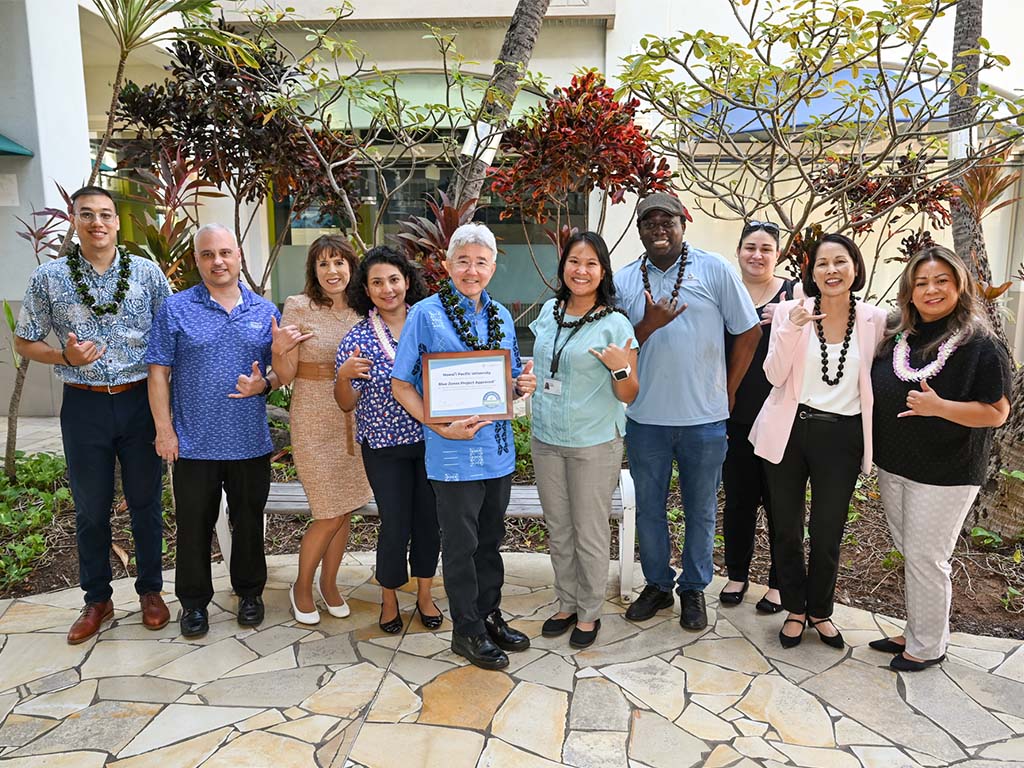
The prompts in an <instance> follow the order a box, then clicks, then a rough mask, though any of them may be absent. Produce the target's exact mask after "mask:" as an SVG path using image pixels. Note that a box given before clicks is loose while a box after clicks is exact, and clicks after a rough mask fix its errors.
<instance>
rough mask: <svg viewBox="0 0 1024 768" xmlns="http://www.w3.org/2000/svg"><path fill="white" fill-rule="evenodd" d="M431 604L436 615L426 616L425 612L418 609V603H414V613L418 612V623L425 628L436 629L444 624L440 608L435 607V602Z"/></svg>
mask: <svg viewBox="0 0 1024 768" xmlns="http://www.w3.org/2000/svg"><path fill="white" fill-rule="evenodd" d="M431 605H433V606H434V610H435V611H437V615H436V616H427V615H426V614H424V613H423V611H421V610H420V606H419V604H418V603H417V604H416V613H417V614H419V617H420V624H422V625H423V626H424V627H426V628H427V629H437V628H438V627H440V626H441V625H442V624H444V615H443V614H442V613H441V610H440V609H439V608H438V607H437V603H434V602H431Z"/></svg>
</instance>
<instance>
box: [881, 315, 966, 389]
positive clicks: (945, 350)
mask: <svg viewBox="0 0 1024 768" xmlns="http://www.w3.org/2000/svg"><path fill="white" fill-rule="evenodd" d="M962 335H963V334H962V332H961V330H960V329H959V328H958V329H957V330H956V331H955V332H954V333H952V334H951V335H950V337H949V338H948V339H946V340H945V341H944V342H942V343H941V344H940V345H939V354H938V356H937V357H936V358H935V359H934V360H933V361H932V362H930V363H928V365H926V366H923V367H921V368H912V367H911V366H910V344H908V343H907V339H906V337H905V336H904V335H903V334H902V333H901V334H899V335H898V336H897V337H896V345H895V346H894V347H893V350H892V370H893V372H894V373H895V374H896V378H898V379H899V380H900V381H907V382H910V381H923V380H925V379H930V378H932V377H933V376H936V375H937V374H938V373H939V371H941V370H942V368H943V366H945V365H946V361H947V360H948V359H949V356H950V355H952V354H953V353H954V352H955V351H956V348H957V346H958V344H959V343H960V338H961V336H962Z"/></svg>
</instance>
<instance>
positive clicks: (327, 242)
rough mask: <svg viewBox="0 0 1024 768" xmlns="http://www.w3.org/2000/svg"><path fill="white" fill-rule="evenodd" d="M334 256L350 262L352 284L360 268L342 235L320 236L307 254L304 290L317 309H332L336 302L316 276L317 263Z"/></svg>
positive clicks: (350, 247)
mask: <svg viewBox="0 0 1024 768" xmlns="http://www.w3.org/2000/svg"><path fill="white" fill-rule="evenodd" d="M332 255H336V256H341V257H342V258H343V259H345V261H346V262H348V274H349V278H348V279H349V281H350V282H351V280H352V279H353V278H354V277H355V275H356V270H357V269H358V268H359V260H358V259H357V258H356V252H355V251H354V250H353V249H352V246H351V245H350V244H349V242H348V240H346V239H345V238H344V237H342V236H341V235H320V237H318V238H317V239H316V240H314V241H313V243H312V245H310V246H309V252H308V253H307V254H306V287H305V288H303V289H302V292H303V293H304V294H306V296H308V297H309V300H310V302H311V303H312V304H313V305H314V306H317V307H330V306H332V305H333V304H334V301H333V300H332V299H331V298H330V297H329V296H328V295H327V294H325V293H324V289H323V288H321V287H320V281H319V280H318V279H317V276H316V265H317V262H318V261H320V259H321V258H323V257H324V256H332Z"/></svg>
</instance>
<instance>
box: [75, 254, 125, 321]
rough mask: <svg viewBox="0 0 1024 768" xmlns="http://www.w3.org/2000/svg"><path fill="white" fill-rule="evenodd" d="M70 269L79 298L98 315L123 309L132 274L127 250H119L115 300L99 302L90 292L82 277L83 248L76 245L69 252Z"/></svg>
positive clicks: (112, 313)
mask: <svg viewBox="0 0 1024 768" xmlns="http://www.w3.org/2000/svg"><path fill="white" fill-rule="evenodd" d="M67 258H68V271H69V272H70V273H71V280H72V281H73V282H74V284H75V292H76V293H77V294H78V300H79V301H81V302H82V304H84V305H85V306H87V307H88V308H89V309H90V310H92V313H93V314H94V315H96V316H97V317H101V316H103V315H116V314H117V312H118V310H119V309H121V302H122V301H124V299H125V297H126V296H127V295H128V288H129V283H128V281H129V278H130V277H131V274H132V260H131V256H129V255H128V252H127V251H124V250H122V249H120V248H118V250H117V259H118V261H117V284H116V285H115V286H114V298H113V301H110V302H108V303H107V304H97V303H96V299H95V298H94V297H93V295H92V294H91V293H89V286H87V285H86V284H85V280H84V279H83V277H82V261H81V259H82V249H81V247H79V246H75V247H74V248H72V249H71V252H70V253H68V257H67Z"/></svg>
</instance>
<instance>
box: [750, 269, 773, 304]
mask: <svg viewBox="0 0 1024 768" xmlns="http://www.w3.org/2000/svg"><path fill="white" fill-rule="evenodd" d="M776 280H778V278H777V277H776V276H775V275H772V279H771V280H769V281H768V283H769V285H768V287H769V288H771V289H773V290H771V291H769V293H768V294H765V293H763V292H762V294H761V296H760V298H758V299H756V300H755V299H754V297H753V296H751V297H750V298H751V300H752V301H753V302H754V306H755V307H762V306H764V304H765V301H766V300H767V299H771V298H772V297H774V296H775V294H777V293H778V292H779V288H777V287H775V281H776ZM747 291H748V293H749V291H750V289H749V288H748V289H747Z"/></svg>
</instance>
